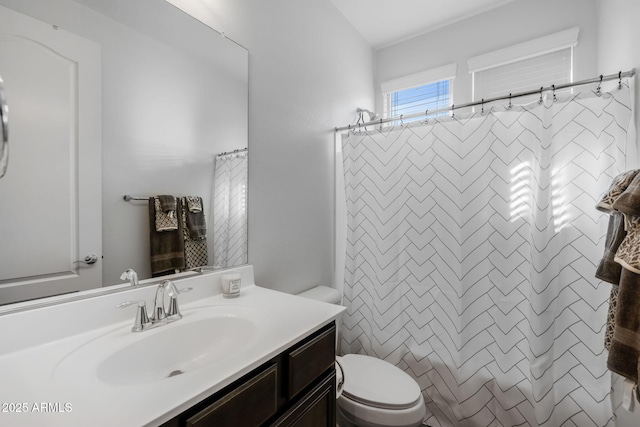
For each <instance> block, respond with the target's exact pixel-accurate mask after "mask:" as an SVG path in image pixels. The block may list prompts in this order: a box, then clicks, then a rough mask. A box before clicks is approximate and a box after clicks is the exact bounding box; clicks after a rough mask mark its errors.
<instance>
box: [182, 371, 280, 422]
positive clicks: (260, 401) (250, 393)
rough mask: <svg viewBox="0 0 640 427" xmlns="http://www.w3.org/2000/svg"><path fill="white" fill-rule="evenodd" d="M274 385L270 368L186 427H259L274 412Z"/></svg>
mask: <svg viewBox="0 0 640 427" xmlns="http://www.w3.org/2000/svg"><path fill="white" fill-rule="evenodd" d="M277 384H278V378H277V365H275V364H274V365H271V366H269V367H268V368H266V369H265V370H264V371H263V372H261V373H259V374H257V375H256V376H255V377H253V378H251V379H249V380H247V382H245V383H244V384H242V385H241V386H239V387H238V388H237V389H235V390H233V391H231V392H229V393H228V394H226V395H224V396H222V397H221V398H220V399H218V400H216V401H215V402H213V403H212V404H211V405H209V406H207V407H206V408H204V409H203V410H201V411H200V412H198V413H197V414H195V415H193V416H192V417H190V418H189V419H188V420H187V423H186V425H187V426H188V427H204V426H215V427H227V426H228V427H237V426H247V427H250V426H259V425H261V424H262V423H264V422H265V421H266V420H267V419H269V418H270V417H271V416H273V415H274V414H275V413H276V412H277V410H278V403H277V394H278V392H277Z"/></svg>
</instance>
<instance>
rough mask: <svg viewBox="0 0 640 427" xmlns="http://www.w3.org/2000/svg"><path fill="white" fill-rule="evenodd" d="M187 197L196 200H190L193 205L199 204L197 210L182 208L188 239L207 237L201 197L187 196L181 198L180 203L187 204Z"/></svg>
mask: <svg viewBox="0 0 640 427" xmlns="http://www.w3.org/2000/svg"><path fill="white" fill-rule="evenodd" d="M189 198H191V199H192V200H197V201H196V202H192V205H193V206H200V209H199V210H195V211H193V210H191V208H189V209H184V210H183V211H184V216H185V220H186V226H187V230H188V231H189V239H190V240H202V239H205V238H206V237H207V223H206V221H205V219H204V212H202V198H201V197H198V196H188V197H183V198H182V205H183V206H189Z"/></svg>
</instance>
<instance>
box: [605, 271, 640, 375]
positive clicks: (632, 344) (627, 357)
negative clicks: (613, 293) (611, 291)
mask: <svg viewBox="0 0 640 427" xmlns="http://www.w3.org/2000/svg"><path fill="white" fill-rule="evenodd" d="M639 362H640V275H638V274H636V273H634V272H632V271H629V270H627V269H623V270H622V274H621V275H620V286H619V289H618V298H617V307H616V313H615V327H614V331H613V339H612V340H611V347H610V349H609V357H608V359H607V367H608V368H609V369H610V370H611V371H613V372H616V373H617V374H620V375H622V376H623V377H626V378H628V379H630V380H632V381H634V382H637V381H638V363H639Z"/></svg>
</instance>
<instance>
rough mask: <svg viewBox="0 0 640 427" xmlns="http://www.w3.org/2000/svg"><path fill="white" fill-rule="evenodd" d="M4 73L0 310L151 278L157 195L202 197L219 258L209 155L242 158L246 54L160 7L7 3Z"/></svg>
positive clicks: (77, 0) (145, 1)
mask: <svg viewBox="0 0 640 427" xmlns="http://www.w3.org/2000/svg"><path fill="white" fill-rule="evenodd" d="M15 22H19V25H17V27H18V28H16V29H14V28H13V27H11V25H10V24H11V23H14V24H15ZM7 52H8V53H7ZM2 58H4V60H3V59H2ZM0 76H2V78H3V80H4V90H5V94H6V98H7V101H8V104H9V117H10V121H11V123H10V125H9V126H10V129H11V163H10V164H9V167H8V170H7V173H6V175H5V176H4V177H3V179H2V180H1V181H0V199H1V200H3V202H2V206H0V223H1V224H4V225H0V235H2V236H3V238H2V241H1V242H0V256H1V258H0V259H2V260H1V261H0V264H1V268H0V270H1V271H2V273H0V305H3V304H8V303H12V302H17V301H21V300H28V299H35V298H40V297H45V296H48V295H59V294H66V293H70V292H75V295H76V296H77V293H78V292H77V291H88V290H90V289H95V288H103V287H106V286H110V285H116V284H122V283H124V282H123V280H121V279H120V276H121V274H122V273H123V272H124V271H125V270H126V269H128V268H133V269H134V270H136V272H137V273H138V277H139V278H140V279H141V280H142V279H144V278H149V277H151V267H150V255H149V254H150V229H149V227H150V225H149V224H150V219H149V217H150V214H149V209H148V201H147V198H148V197H150V196H154V195H159V194H169V195H174V196H177V197H182V196H191V195H196V196H200V197H201V198H202V210H203V212H204V214H205V219H206V223H207V233H206V239H207V246H208V264H210V265H213V264H214V252H215V250H216V248H214V245H215V244H216V243H218V244H219V243H220V240H221V239H214V238H213V233H214V229H216V228H218V229H221V228H224V227H225V226H226V225H224V224H225V223H224V222H223V221H217V223H214V221H213V213H214V208H213V207H212V205H213V186H214V185H213V184H214V166H215V164H216V160H215V159H216V156H217V154H219V153H223V152H233V151H235V150H241V151H240V152H239V153H237V154H234V155H231V156H223V159H227V158H229V157H231V158H238V157H239V158H246V150H244V149H245V148H246V147H247V142H248V116H247V114H248V52H247V50H246V49H245V48H243V47H242V46H240V45H238V44H237V43H235V42H234V41H232V40H230V39H228V38H226V37H224V36H223V35H221V34H220V33H218V32H216V31H215V30H213V29H211V28H210V27H207V26H206V25H204V24H203V23H201V22H199V21H197V20H196V19H195V18H193V17H191V16H189V15H188V14H186V13H184V12H183V11H181V10H180V9H178V8H177V7H175V6H173V5H172V4H170V3H169V2H167V1H165V0H136V1H130V0H31V1H29V2H24V1H22V0H0ZM34 82H35V83H34ZM36 141H37V143H36ZM38 144H40V145H38ZM222 163H223V160H222V159H218V165H220V164H222ZM244 168H245V170H246V161H245V166H244ZM245 173H246V172H245ZM221 175H222V174H221ZM216 179H218V178H216ZM220 179H221V178H220ZM243 185H244V187H242V189H241V191H243V192H244V193H245V195H246V191H247V188H246V182H245V183H244V184H243ZM125 195H130V196H133V197H134V200H129V201H126V200H125V199H124V196H125ZM245 197H246V196H245ZM136 198H140V199H142V200H135V199H136ZM242 209H244V214H245V215H246V206H245V205H243V207H242ZM224 231H225V230H218V231H217V232H220V233H222V234H224ZM241 234H242V233H241ZM242 235H243V236H244V243H243V244H244V248H245V253H244V257H239V258H236V259H235V260H234V261H230V262H229V264H228V265H226V266H227V267H230V266H233V265H238V264H239V263H240V264H241V263H246V246H247V242H246V220H245V228H244V234H242ZM87 239H88V240H87ZM214 240H217V241H215V242H214ZM92 255H95V257H92ZM94 259H95V262H92V261H93V260H94ZM218 264H219V265H220V263H218ZM74 281H75V283H74V284H71V285H69V284H68V283H69V282H74ZM81 293H82V292H81ZM89 293H91V294H95V291H91V292H89Z"/></svg>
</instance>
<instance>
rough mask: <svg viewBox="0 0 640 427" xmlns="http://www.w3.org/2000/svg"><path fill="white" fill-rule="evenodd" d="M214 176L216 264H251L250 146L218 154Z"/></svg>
mask: <svg viewBox="0 0 640 427" xmlns="http://www.w3.org/2000/svg"><path fill="white" fill-rule="evenodd" d="M214 162H215V164H214V168H215V172H214V178H213V195H212V196H213V197H212V200H213V202H212V212H213V264H214V265H215V266H217V267H221V268H224V267H232V266H235V265H243V264H247V262H248V258H247V171H248V167H247V164H248V154H247V151H246V149H242V150H235V151H233V152H230V153H226V154H221V155H218V156H216V158H215V161H214Z"/></svg>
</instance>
